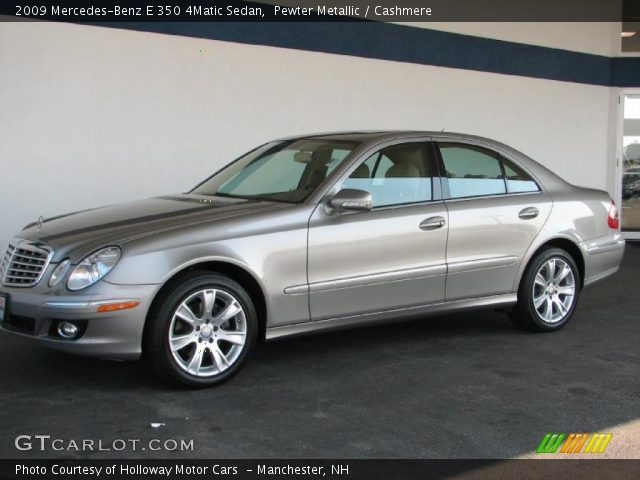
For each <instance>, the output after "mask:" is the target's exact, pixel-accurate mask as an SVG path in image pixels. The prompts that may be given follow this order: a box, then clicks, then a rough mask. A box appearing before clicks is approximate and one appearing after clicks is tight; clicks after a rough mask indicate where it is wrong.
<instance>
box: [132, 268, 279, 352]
mask: <svg viewBox="0 0 640 480" xmlns="http://www.w3.org/2000/svg"><path fill="white" fill-rule="evenodd" d="M189 271H206V272H210V273H218V274H221V275H225V276H227V277H229V278H231V279H232V280H234V281H236V282H237V283H239V284H240V285H241V286H242V287H243V288H244V289H246V290H247V293H248V294H249V296H250V297H251V299H252V300H253V301H254V305H255V308H256V313H257V314H258V339H259V340H264V338H265V333H266V328H267V317H268V308H267V301H266V296H265V293H264V290H263V288H262V285H261V284H260V282H259V281H258V280H257V278H256V277H255V276H254V274H253V273H251V272H250V271H249V270H248V269H246V268H243V267H241V266H240V265H238V264H236V263H233V262H228V261H224V260H203V261H200V262H195V263H193V264H190V265H188V266H185V267H184V268H182V269H180V270H178V271H176V272H173V274H172V275H171V276H170V277H169V278H168V279H167V280H166V281H165V283H164V284H163V285H162V287H161V288H160V289H159V290H158V291H157V292H156V294H155V296H154V297H153V300H152V302H151V305H150V307H149V309H148V311H147V316H146V318H145V329H146V328H147V325H148V324H149V322H150V318H151V316H152V315H154V313H155V310H156V307H157V305H158V303H159V301H160V299H161V298H162V296H163V294H164V293H165V292H166V291H167V290H169V289H171V288H173V285H172V284H173V283H174V282H175V280H176V279H177V278H179V277H180V276H181V275H183V274H184V273H185V272H189Z"/></svg>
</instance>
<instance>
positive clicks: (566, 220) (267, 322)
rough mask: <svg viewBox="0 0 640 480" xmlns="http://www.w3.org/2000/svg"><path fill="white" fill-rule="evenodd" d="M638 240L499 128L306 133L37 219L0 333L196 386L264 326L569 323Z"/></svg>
mask: <svg viewBox="0 0 640 480" xmlns="http://www.w3.org/2000/svg"><path fill="white" fill-rule="evenodd" d="M623 251H624V240H623V238H622V237H621V235H620V231H619V222H618V215H617V211H616V206H615V204H614V202H613V201H612V200H611V198H610V197H609V195H608V194H607V193H605V192H602V191H599V190H592V189H586V188H579V187H575V186H573V185H570V184H569V183H567V182H565V181H564V180H562V179H561V178H559V177H558V176H556V175H555V174H553V173H552V172H551V171H549V170H548V169H546V168H545V167H543V166H541V165H540V164H538V163H536V162H535V161H533V160H532V159H530V158H528V157H527V156H525V155H523V154H522V153H520V152H517V151H516V150H514V149H512V148H510V147H507V146H506V145H503V144H500V143H498V142H495V141H492V140H488V139H484V138H479V137H474V136H470V135H462V134H450V133H440V132H438V133H433V132H367V133H339V134H319V135H307V136H303V137H295V138H287V139H282V140H277V141H273V142H270V143H267V144H265V145H262V146H260V147H258V148H256V149H254V150H252V151H251V152H249V153H247V154H246V155H244V156H242V157H240V158H239V159H237V160H235V161H234V162H232V163H231V164H229V165H228V166H226V167H224V168H223V169H222V170H220V171H219V172H217V173H215V174H214V175H213V176H212V177H210V178H209V179H207V180H205V181H204V182H202V183H201V184H200V185H198V186H197V187H196V188H194V189H193V190H191V191H190V192H188V193H184V194H176V195H166V196H160V197H156V198H151V199H148V200H143V201H138V202H132V203H127V204H122V205H115V206H109V207H104V208H97V209H93V210H87V211H82V212H77V213H73V214H69V215H62V216H59V217H55V218H49V219H46V220H41V221H39V222H36V223H34V224H31V225H27V226H26V227H25V229H24V230H23V231H22V232H20V233H19V234H18V235H17V236H16V238H14V239H13V240H11V241H10V243H9V245H8V247H7V249H6V250H5V254H4V257H3V258H2V259H1V262H0V279H1V281H2V286H1V287H0V329H2V330H3V331H5V332H9V333H12V334H18V335H23V336H27V337H29V338H33V339H35V340H37V341H39V342H40V343H42V344H43V345H46V346H48V347H51V348H55V349H58V350H62V351H65V352H70V353H76V354H81V355H92V356H100V357H107V358H116V359H138V358H140V357H143V358H144V359H145V360H146V361H147V362H148V364H149V365H150V367H151V368H152V369H153V370H154V371H156V372H157V373H158V374H159V375H160V376H162V377H163V378H165V379H166V380H168V381H170V382H172V383H174V384H178V385H183V386H191V387H201V386H208V385H213V384H217V383H220V382H222V381H224V380H227V379H229V378H231V377H232V376H233V375H234V374H236V373H237V372H238V371H239V369H240V368H241V367H242V365H243V364H244V362H245V360H246V359H247V357H248V355H249V353H250V352H251V350H252V348H253V346H254V344H255V343H256V341H257V340H259V339H273V338H278V337H282V336H287V335H294V334H302V333H306V332H312V331H320V330H326V329H333V328H339V327H347V326H355V325H362V324H368V323H373V322H378V321H386V322H397V321H399V320H401V319H404V318H419V317H423V316H426V315H427V314H433V313H438V312H443V311H459V310H468V309H477V308H502V309H509V310H510V312H511V317H512V318H513V320H514V321H515V322H516V323H517V324H518V325H520V326H522V327H524V328H526V329H528V330H531V331H536V332H551V331H555V330H558V329H559V328H561V327H563V326H564V325H566V323H567V322H568V321H569V319H570V318H571V316H572V314H573V312H574V310H575V308H576V304H577V302H578V298H579V295H580V292H581V290H582V288H583V287H585V286H587V285H590V284H592V283H594V282H596V281H598V280H601V279H603V278H605V277H607V276H608V275H611V274H612V273H614V272H616V271H617V269H618V267H619V264H620V261H621V259H622V255H623Z"/></svg>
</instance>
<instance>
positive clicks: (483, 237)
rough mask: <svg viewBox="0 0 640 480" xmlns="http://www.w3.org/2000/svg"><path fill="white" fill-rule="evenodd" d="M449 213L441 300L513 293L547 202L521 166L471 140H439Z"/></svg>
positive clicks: (545, 213)
mask: <svg viewBox="0 0 640 480" xmlns="http://www.w3.org/2000/svg"><path fill="white" fill-rule="evenodd" d="M437 146H438V151H439V157H440V158H439V160H440V162H441V163H440V168H441V171H442V172H443V177H444V178H443V191H444V195H445V204H446V207H447V211H448V214H449V237H448V241H447V268H448V273H447V283H446V299H447V301H450V300H460V299H464V298H473V297H482V296H489V295H498V294H502V293H509V292H512V291H513V284H514V281H515V278H516V274H517V271H518V268H519V266H520V263H521V262H522V259H523V258H524V255H525V253H526V252H527V250H528V248H529V246H530V245H531V243H532V242H533V240H534V239H535V237H536V236H537V234H538V232H539V231H540V229H541V228H542V225H544V222H545V221H546V219H547V217H548V216H549V212H550V211H551V200H550V198H549V197H548V196H547V195H546V194H545V193H543V192H542V190H541V188H540V186H539V185H538V184H537V183H536V181H535V180H534V179H533V178H532V176H531V175H530V174H529V173H527V172H526V171H525V170H524V169H523V168H522V167H520V166H518V165H517V164H516V163H515V162H514V161H512V160H508V159H506V158H504V157H503V156H502V155H501V154H499V153H498V152H495V151H493V150H491V149H489V148H487V147H486V146H483V145H480V144H476V143H474V142H471V141H470V142H462V141H456V142H446V141H443V142H438V143H437Z"/></svg>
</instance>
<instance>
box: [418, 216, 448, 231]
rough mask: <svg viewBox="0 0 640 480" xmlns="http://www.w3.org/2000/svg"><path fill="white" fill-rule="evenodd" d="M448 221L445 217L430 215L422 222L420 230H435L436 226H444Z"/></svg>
mask: <svg viewBox="0 0 640 480" xmlns="http://www.w3.org/2000/svg"><path fill="white" fill-rule="evenodd" d="M445 223H447V222H446V220H445V219H444V217H440V216H437V217H429V218H425V219H424V220H423V221H421V222H420V230H435V229H436V228H442V227H444V224H445Z"/></svg>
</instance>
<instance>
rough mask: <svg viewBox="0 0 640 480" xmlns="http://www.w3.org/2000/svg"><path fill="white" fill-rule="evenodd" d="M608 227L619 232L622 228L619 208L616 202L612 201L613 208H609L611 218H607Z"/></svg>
mask: <svg viewBox="0 0 640 480" xmlns="http://www.w3.org/2000/svg"><path fill="white" fill-rule="evenodd" d="M607 225H609V228H613V229H615V230H617V229H618V228H620V221H619V220H618V208H617V207H616V202H614V201H613V200H611V206H610V207H609V216H608V217H607Z"/></svg>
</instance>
